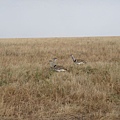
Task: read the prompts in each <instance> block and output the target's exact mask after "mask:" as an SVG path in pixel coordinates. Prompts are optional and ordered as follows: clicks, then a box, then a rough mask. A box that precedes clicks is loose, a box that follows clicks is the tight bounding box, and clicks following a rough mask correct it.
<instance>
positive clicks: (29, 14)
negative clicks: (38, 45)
mask: <svg viewBox="0 0 120 120" xmlns="http://www.w3.org/2000/svg"><path fill="white" fill-rule="evenodd" d="M81 36H120V0H0V38H19V37H20V38H30V37H32V38H37V37H39V38H40V37H81Z"/></svg>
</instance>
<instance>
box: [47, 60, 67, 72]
mask: <svg viewBox="0 0 120 120" xmlns="http://www.w3.org/2000/svg"><path fill="white" fill-rule="evenodd" d="M56 60H57V58H53V60H50V61H49V62H50V67H51V68H52V69H53V70H55V71H57V72H65V71H67V69H65V68H64V67H63V66H59V65H56Z"/></svg>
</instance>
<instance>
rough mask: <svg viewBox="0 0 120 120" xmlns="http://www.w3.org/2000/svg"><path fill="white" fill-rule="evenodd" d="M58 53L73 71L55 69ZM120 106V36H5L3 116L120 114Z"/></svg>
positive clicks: (55, 119) (21, 119)
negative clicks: (76, 60) (80, 62)
mask: <svg viewBox="0 0 120 120" xmlns="http://www.w3.org/2000/svg"><path fill="white" fill-rule="evenodd" d="M70 54H73V55H74V56H75V57H76V58H81V59H84V60H86V61H87V64H85V65H79V66H77V65H75V64H74V63H73V62H72V59H71V57H70ZM54 57H57V58H58V64H60V65H63V66H64V67H66V68H67V69H68V71H67V72H59V73H58V72H54V71H52V70H51V69H50V66H49V62H48V61H49V60H50V59H52V58H54ZM119 112H120V37H87V38H53V39H0V120H118V119H120V113H119Z"/></svg>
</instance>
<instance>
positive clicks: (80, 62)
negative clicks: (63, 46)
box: [70, 55, 86, 65]
mask: <svg viewBox="0 0 120 120" xmlns="http://www.w3.org/2000/svg"><path fill="white" fill-rule="evenodd" d="M70 56H71V57H72V60H73V62H74V63H75V64H77V65H80V64H86V61H84V60H81V59H76V58H75V57H74V56H73V55H70Z"/></svg>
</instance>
